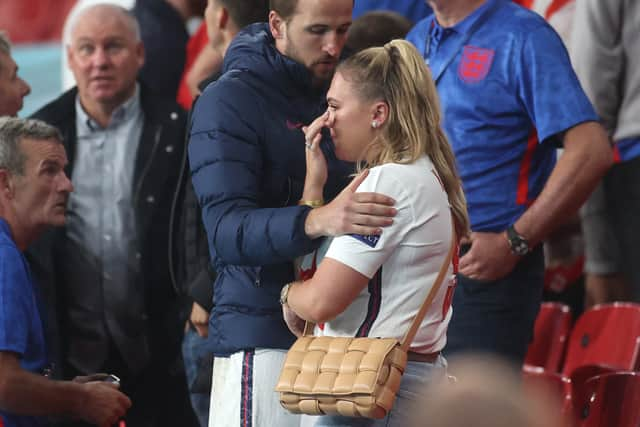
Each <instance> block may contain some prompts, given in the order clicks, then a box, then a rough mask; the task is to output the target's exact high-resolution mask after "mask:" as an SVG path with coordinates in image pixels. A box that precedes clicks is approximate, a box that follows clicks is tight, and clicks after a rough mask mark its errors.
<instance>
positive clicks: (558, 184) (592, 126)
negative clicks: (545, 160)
mask: <svg viewBox="0 0 640 427" xmlns="http://www.w3.org/2000/svg"><path fill="white" fill-rule="evenodd" d="M564 146H565V150H564V153H563V154H562V155H561V156H560V159H559V160H558V163H557V164H556V167H555V168H554V169H553V172H552V173H551V176H550V177H549V180H548V181H547V184H546V185H545V187H544V189H543V191H542V193H540V195H539V196H538V198H537V199H536V201H535V202H534V203H533V204H532V205H531V207H529V209H527V211H526V212H525V213H524V214H523V215H522V216H521V217H520V218H519V219H518V221H516V223H515V225H514V226H515V229H516V230H517V231H518V233H520V234H522V235H523V236H524V237H525V238H527V240H528V241H529V243H530V244H531V245H536V244H537V243H539V242H541V241H542V240H544V239H545V238H546V236H547V235H548V234H549V233H550V232H551V231H552V230H553V229H554V228H555V227H557V226H558V225H560V224H562V223H563V222H564V221H566V220H567V219H568V218H569V217H571V215H573V214H574V213H575V212H576V211H577V210H578V208H579V207H580V206H581V205H582V203H584V201H585V200H586V199H587V197H588V196H589V194H591V191H593V189H594V188H595V186H596V184H597V183H598V181H599V180H600V179H601V178H602V176H603V175H604V173H605V172H606V171H607V169H608V168H609V167H610V166H611V164H612V160H613V156H612V152H611V146H610V145H609V143H608V138H607V135H606V133H605V131H604V129H603V128H602V126H600V125H599V124H597V123H595V122H588V123H582V124H580V125H578V126H575V127H574V128H572V129H570V130H568V131H567V132H566V134H565V137H564Z"/></svg>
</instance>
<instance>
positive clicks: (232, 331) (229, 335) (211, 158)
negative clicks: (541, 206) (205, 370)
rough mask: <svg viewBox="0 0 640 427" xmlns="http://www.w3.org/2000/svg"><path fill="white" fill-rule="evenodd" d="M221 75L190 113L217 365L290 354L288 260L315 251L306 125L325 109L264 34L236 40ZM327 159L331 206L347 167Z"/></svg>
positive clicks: (320, 96)
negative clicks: (244, 355) (308, 225)
mask: <svg viewBox="0 0 640 427" xmlns="http://www.w3.org/2000/svg"><path fill="white" fill-rule="evenodd" d="M223 72H224V74H223V75H222V77H221V78H220V79H218V80H217V81H216V82H214V83H212V84H210V85H209V86H208V87H207V88H206V89H205V91H204V92H203V94H202V96H201V97H200V99H199V100H198V102H197V104H196V106H195V107H194V110H193V122H192V128H191V134H190V141H189V161H190V165H191V172H192V175H193V185H194V188H195V190H196V194H197V196H198V200H199V202H200V205H201V207H202V216H203V222H204V224H205V228H206V230H207V235H208V243H209V251H210V254H211V262H212V265H213V267H214V268H215V270H216V273H217V278H216V282H215V285H214V301H215V306H214V308H213V310H212V312H211V317H210V322H209V342H210V347H211V350H212V351H213V352H214V353H215V354H216V355H217V356H225V355H228V354H231V353H234V352H236V351H239V350H247V349H253V348H256V347H261V348H281V349H284V348H288V347H289V346H290V345H291V344H292V343H293V341H294V336H293V335H292V334H291V333H290V332H289V330H288V329H287V326H286V325H285V323H284V320H283V319H282V314H281V307H280V304H279V301H278V300H279V294H280V289H281V288H282V286H283V285H284V284H286V283H288V282H290V281H292V280H293V265H292V260H293V259H294V258H295V257H297V256H300V255H303V254H305V253H308V252H310V251H311V250H312V249H314V248H315V247H317V245H318V244H319V242H318V241H314V240H310V239H309V238H308V237H307V236H306V235H305V233H304V222H305V219H306V217H307V214H308V213H309V208H308V207H303V206H296V203H297V201H298V200H299V199H300V197H301V195H302V189H303V184H304V177H305V153H304V135H303V133H302V131H301V130H300V127H301V126H302V124H305V125H306V124H309V123H311V121H312V120H313V119H314V118H315V117H317V116H318V115H320V114H321V113H322V112H323V111H324V110H325V108H326V104H325V99H324V98H325V94H326V92H325V91H319V90H317V89H315V90H314V89H313V88H312V87H311V75H310V73H309V72H308V71H307V69H306V68H305V67H304V66H303V65H301V64H299V63H297V62H295V61H292V60H291V59H289V58H287V57H285V56H283V55H281V54H280V53H279V52H278V51H277V50H276V48H275V45H274V39H273V37H272V36H271V33H270V32H269V28H268V26H267V25H266V24H253V25H251V26H249V27H247V28H246V29H245V30H243V31H242V32H241V33H240V34H238V35H237V36H236V38H235V39H234V41H233V43H232V44H231V46H230V47H229V49H228V50H227V53H226V57H225V63H224V70H223ZM321 147H322V149H323V151H324V153H325V155H326V157H327V158H328V159H329V160H328V163H329V175H330V177H331V178H330V179H329V182H328V183H327V185H326V187H325V198H326V199H330V198H332V197H334V196H335V195H336V194H337V193H338V192H339V191H340V190H341V189H342V188H343V187H344V186H345V185H346V183H347V182H348V174H349V173H351V172H352V171H353V168H352V167H351V165H348V164H346V163H343V162H340V161H338V160H336V159H335V155H334V154H333V145H332V144H331V142H330V141H329V140H328V138H326V139H325V140H324V141H323V142H322V144H321Z"/></svg>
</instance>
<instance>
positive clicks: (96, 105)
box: [80, 87, 135, 128]
mask: <svg viewBox="0 0 640 427" xmlns="http://www.w3.org/2000/svg"><path fill="white" fill-rule="evenodd" d="M134 94H135V87H134V89H133V91H132V92H131V95H129V96H127V97H126V98H125V99H124V100H118V101H114V102H95V101H92V100H90V99H86V98H84V97H83V96H82V94H81V95H80V105H82V108H83V109H84V111H85V113H87V115H88V116H89V117H91V119H93V120H94V121H95V122H96V123H98V124H99V125H100V127H102V128H106V127H107V126H109V123H111V116H112V115H113V112H114V111H115V110H116V109H117V108H118V107H120V106H121V105H124V104H125V103H126V102H127V101H128V100H129V99H131V97H132V96H133V95H134Z"/></svg>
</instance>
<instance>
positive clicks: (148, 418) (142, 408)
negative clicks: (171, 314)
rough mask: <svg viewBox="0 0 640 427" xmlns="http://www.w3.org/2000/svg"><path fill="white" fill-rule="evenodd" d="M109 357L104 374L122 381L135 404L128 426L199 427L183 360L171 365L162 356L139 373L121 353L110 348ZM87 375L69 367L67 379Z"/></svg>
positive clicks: (72, 426) (75, 426)
mask: <svg viewBox="0 0 640 427" xmlns="http://www.w3.org/2000/svg"><path fill="white" fill-rule="evenodd" d="M110 347H111V350H110V352H109V357H108V358H107V360H106V361H105V363H104V365H103V369H101V371H102V372H105V373H109V374H115V375H116V376H118V377H119V378H120V380H121V383H120V390H121V391H122V392H123V393H124V394H126V395H127V396H128V397H129V398H130V399H131V402H132V406H131V408H130V409H129V411H128V412H127V415H126V416H125V418H124V421H125V423H126V425H127V427H165V426H166V427H182V426H185V427H197V426H198V421H197V419H196V417H195V415H194V413H193V409H192V408H191V403H190V401H189V392H188V389H187V381H186V377H185V373H184V366H183V363H182V358H181V357H180V355H179V354H177V355H176V359H175V361H171V362H168V361H167V360H166V358H163V357H162V356H163V355H158V354H157V353H156V354H154V355H153V357H152V360H151V362H150V363H149V364H148V366H147V367H146V368H145V369H144V370H143V371H142V372H140V373H138V374H133V373H131V372H130V370H129V369H128V368H127V365H126V364H125V362H124V360H123V359H122V357H121V356H120V354H119V352H118V351H117V350H116V349H115V346H114V345H111V346H110ZM86 374H87V373H83V372H77V371H74V369H73V368H71V367H69V366H67V367H66V369H65V376H66V377H67V378H72V377H74V376H77V375H86ZM62 425H63V426H64V427H85V426H88V424H86V423H80V422H71V423H62Z"/></svg>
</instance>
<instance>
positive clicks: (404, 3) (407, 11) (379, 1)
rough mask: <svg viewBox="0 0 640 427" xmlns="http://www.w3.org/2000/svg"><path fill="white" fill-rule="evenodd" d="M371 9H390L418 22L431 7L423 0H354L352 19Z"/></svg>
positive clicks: (427, 13)
mask: <svg viewBox="0 0 640 427" xmlns="http://www.w3.org/2000/svg"><path fill="white" fill-rule="evenodd" d="M373 10H391V11H393V12H397V13H399V14H401V15H403V16H404V17H406V18H407V19H410V20H411V21H413V22H418V21H420V20H421V19H422V18H424V17H426V16H427V15H429V14H430V13H431V8H430V7H429V6H428V5H427V2H426V1H424V0H356V1H355V2H354V5H353V19H356V18H357V17H359V16H361V15H363V14H365V13H367V12H371V11H373Z"/></svg>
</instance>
